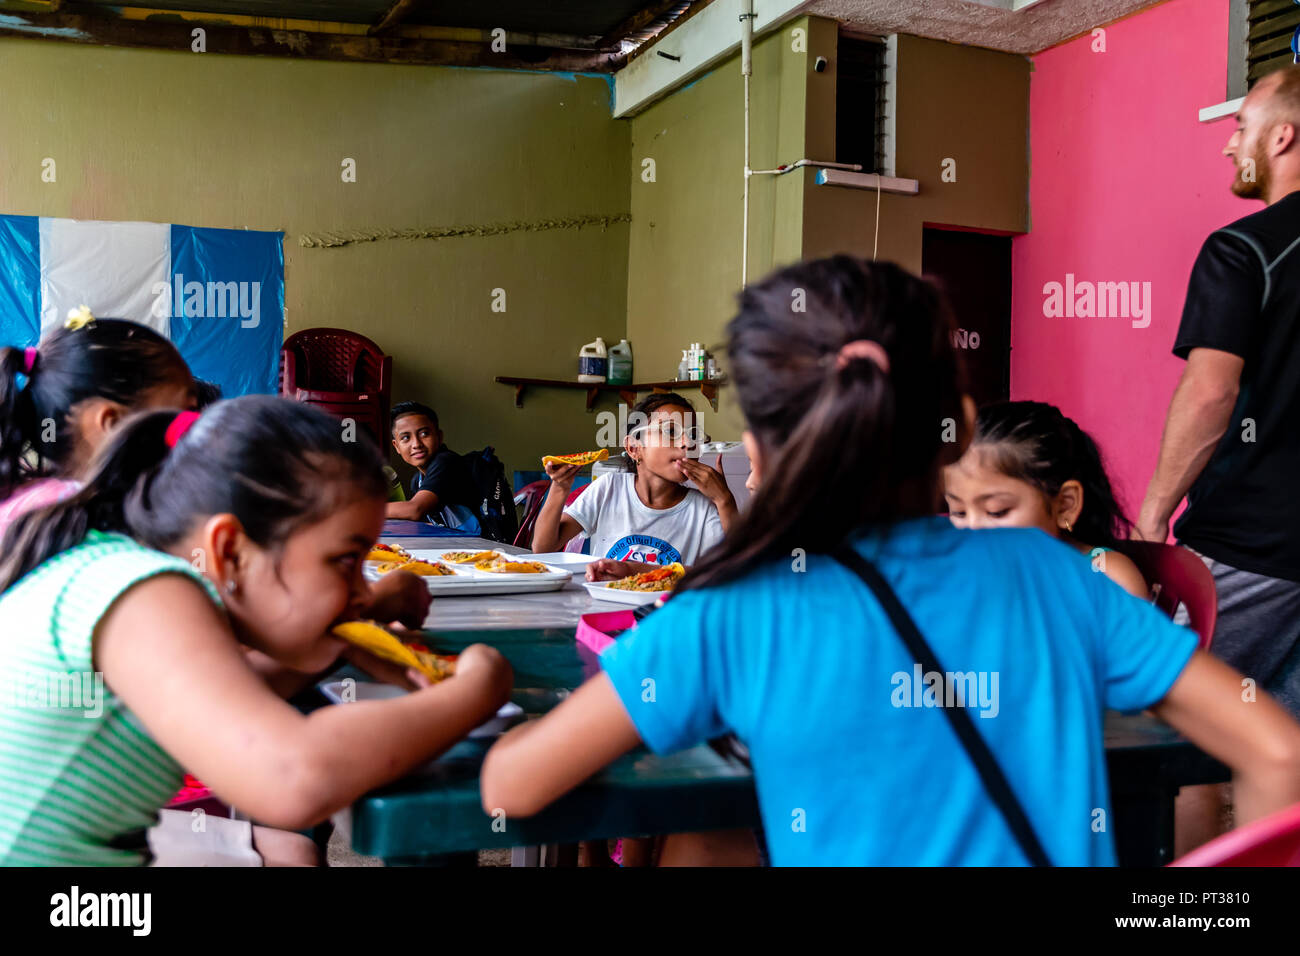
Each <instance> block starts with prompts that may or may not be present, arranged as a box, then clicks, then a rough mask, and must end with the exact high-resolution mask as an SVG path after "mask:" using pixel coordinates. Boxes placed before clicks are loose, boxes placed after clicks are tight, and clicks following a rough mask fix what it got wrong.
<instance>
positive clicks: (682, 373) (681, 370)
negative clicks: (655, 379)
mask: <svg viewBox="0 0 1300 956" xmlns="http://www.w3.org/2000/svg"><path fill="white" fill-rule="evenodd" d="M690 369H691V359H690V353H689V350H688V349H682V360H681V361H680V362H678V363H677V378H676V381H678V382H684V381H686V379H687V376H688V375H690V374H691V372H690Z"/></svg>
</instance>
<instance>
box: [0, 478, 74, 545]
mask: <svg viewBox="0 0 1300 956" xmlns="http://www.w3.org/2000/svg"><path fill="white" fill-rule="evenodd" d="M80 490H81V482H79V481H65V480H64V479H62V478H40V479H37V480H36V481H31V482H28V483H27V484H25V485H23V486H22V487H21V488H19V489H18V490H17V491H15V492H14V493H13V494H12V495H10V496H9V497H8V498H6V499H5V500H4V501H0V540H3V539H4V536H5V532H6V531H8V530H9V525H10V523H11V522H13V521H14V520H15V519H17V518H19V517H21V516H22V515H25V514H26V513H27V512H29V511H35V510H36V509H37V508H44V507H47V506H48V505H53V504H58V503H59V502H60V501H63V500H64V499H67V498H71V497H72V496H73V495H75V494H76V493H77V492H78V491H80Z"/></svg>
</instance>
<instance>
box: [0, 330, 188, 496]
mask: <svg viewBox="0 0 1300 956" xmlns="http://www.w3.org/2000/svg"><path fill="white" fill-rule="evenodd" d="M24 359H25V355H24V350H23V349H16V348H5V349H0V500H3V499H4V498H7V497H9V496H10V495H11V494H13V493H14V491H15V490H17V488H18V486H19V485H21V484H23V483H24V482H26V481H29V480H31V479H33V478H43V477H47V476H49V475H53V474H57V473H59V472H61V471H64V470H66V468H67V466H68V465H69V464H70V463H71V460H72V456H73V451H74V450H75V449H76V448H77V446H78V436H77V435H76V434H75V433H74V431H73V429H72V428H71V427H69V422H68V415H69V413H70V412H71V411H72V410H73V409H74V408H75V407H76V406H77V404H78V403H80V402H82V401H84V400H86V399H88V398H104V399H108V400H109V401H113V402H117V403H118V404H120V405H122V406H123V407H125V408H128V409H129V408H132V407H134V406H135V405H137V404H138V403H139V401H140V399H141V397H142V396H143V395H144V394H145V393H146V392H148V391H149V390H150V389H153V388H155V387H157V386H159V385H163V384H166V383H168V382H172V381H182V382H183V381H188V380H190V371H189V368H188V367H187V366H186V365H185V360H184V359H182V358H181V356H180V353H179V352H177V351H176V348H175V346H173V345H172V344H171V343H170V342H168V341H167V339H165V338H164V337H163V336H161V335H159V334H158V333H157V332H155V331H154V330H153V329H151V328H149V327H148V326H145V325H140V324H139V323H137V322H128V321H126V320H125V319H96V320H94V321H93V322H91V323H90V324H89V325H87V326H85V327H83V328H78V329H66V328H61V329H58V330H57V331H55V332H54V333H52V334H51V335H50V336H49V337H48V338H46V339H45V340H44V341H43V342H41V343H40V345H39V346H38V351H37V356H36V362H35V365H34V366H33V368H32V370H31V373H30V374H25V373H24V364H25V362H24ZM20 374H22V375H23V377H24V379H26V381H25V382H24V383H23V384H22V386H21V387H20V385H19V381H18V378H19V375H20Z"/></svg>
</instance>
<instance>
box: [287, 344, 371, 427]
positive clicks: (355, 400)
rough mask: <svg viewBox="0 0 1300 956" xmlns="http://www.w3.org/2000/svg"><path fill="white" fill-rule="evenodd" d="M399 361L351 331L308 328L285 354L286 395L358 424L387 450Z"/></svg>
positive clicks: (290, 345) (288, 347)
mask: <svg viewBox="0 0 1300 956" xmlns="http://www.w3.org/2000/svg"><path fill="white" fill-rule="evenodd" d="M392 378H393V358H392V356H391V355H385V354H384V353H383V350H382V349H380V347H379V346H378V345H376V344H375V343H374V342H372V341H370V339H368V338H366V337H365V336H364V335H358V334H357V333H356V332H349V331H348V330H347V329H304V330H303V331H301V332H296V333H294V334H293V335H291V336H289V337H288V338H287V339H285V341H284V345H283V347H282V348H281V349H280V394H281V395H284V396H287V397H288V398H292V399H294V400H296V401H299V402H306V403H307V404H309V405H315V406H316V407H318V408H320V409H322V410H324V411H327V412H329V413H330V414H331V415H337V416H338V417H339V418H351V419H355V420H356V422H357V423H358V424H361V425H364V426H365V427H367V428H369V429H370V431H371V433H372V434H373V435H374V436H375V438H376V439H377V440H378V441H379V442H380V446H381V447H382V446H383V445H384V437H385V436H386V435H387V434H388V409H389V405H390V400H391V397H392Z"/></svg>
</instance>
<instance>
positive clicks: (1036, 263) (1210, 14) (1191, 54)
mask: <svg viewBox="0 0 1300 956" xmlns="http://www.w3.org/2000/svg"><path fill="white" fill-rule="evenodd" d="M1105 31H1106V34H1105V44H1106V50H1105V52H1104V53H1103V52H1096V53H1094V52H1093V50H1092V45H1093V38H1092V37H1091V36H1084V37H1079V38H1077V39H1075V40H1072V41H1070V42H1068V43H1065V44H1062V45H1061V46H1058V47H1054V48H1052V49H1050V50H1047V51H1045V52H1043V53H1041V54H1039V55H1038V56H1037V57H1035V58H1034V73H1033V75H1032V77H1031V79H1030V87H1029V117H1030V127H1029V128H1030V145H1031V153H1030V156H1031V171H1030V187H1029V199H1030V216H1031V220H1030V221H1031V223H1032V229H1031V231H1030V233H1029V234H1028V235H1025V236H1019V237H1017V238H1016V239H1015V240H1014V242H1013V243H1012V275H1013V282H1012V311H1011V347H1012V352H1011V397H1012V398H1015V399H1029V398H1032V399H1039V400H1042V401H1048V402H1052V403H1053V404H1056V405H1058V406H1060V407H1061V409H1062V410H1063V411H1064V412H1065V413H1066V414H1067V415H1069V416H1071V417H1072V418H1074V419H1075V420H1076V421H1077V422H1079V424H1080V425H1081V426H1083V428H1084V429H1086V430H1087V431H1088V432H1090V433H1091V434H1092V436H1093V437H1094V438H1095V439H1097V442H1098V444H1099V445H1100V446H1101V450H1102V454H1103V455H1105V456H1106V458H1107V462H1108V464H1109V470H1110V474H1111V480H1112V481H1113V482H1114V483H1115V485H1116V488H1117V491H1118V492H1119V493H1120V495H1121V500H1122V501H1123V503H1124V504H1125V506H1126V508H1127V509H1128V511H1129V517H1130V518H1136V516H1137V515H1136V513H1137V509H1138V506H1139V505H1140V504H1141V500H1142V495H1143V494H1144V492H1145V491H1146V484H1147V481H1148V479H1149V478H1150V475H1151V472H1152V470H1153V469H1154V467H1155V461H1156V455H1157V452H1158V450H1159V447H1160V431H1161V428H1162V426H1163V424H1164V415H1165V410H1166V408H1167V406H1168V404H1169V397H1170V395H1171V394H1172V391H1173V388H1174V385H1175V384H1176V383H1177V381H1178V376H1179V374H1180V373H1181V371H1182V367H1183V363H1182V362H1181V361H1180V360H1179V359H1177V358H1175V357H1174V356H1173V355H1172V354H1170V351H1169V350H1170V348H1171V347H1172V346H1173V342H1174V335H1175V333H1176V331H1177V329H1178V319H1179V316H1180V314H1181V310H1182V306H1183V298H1184V296H1185V294H1186V291H1187V279H1188V276H1189V274H1190V272H1191V268H1192V263H1193V261H1194V260H1195V258H1196V253H1197V251H1198V250H1199V249H1200V245H1201V243H1202V241H1204V239H1205V237H1206V236H1207V235H1208V234H1209V233H1210V232H1212V231H1213V230H1214V229H1215V228H1217V227H1219V226H1221V225H1224V224H1226V223H1228V222H1231V221H1232V220H1234V219H1238V218H1240V217H1241V216H1245V215H1247V214H1249V213H1252V212H1255V211H1256V210H1258V209H1260V208H1262V206H1261V205H1260V204H1259V203H1257V202H1248V201H1245V200H1241V199H1237V198H1236V197H1234V196H1233V195H1232V194H1231V193H1230V192H1229V191H1228V187H1229V186H1230V185H1231V182H1232V175H1233V174H1232V167H1231V164H1230V162H1229V161H1228V160H1227V159H1226V158H1225V157H1223V156H1222V155H1220V151H1221V150H1222V148H1223V145H1224V143H1225V142H1226V140H1227V138H1228V137H1229V136H1230V135H1231V133H1232V131H1233V121H1232V119H1231V118H1227V119H1223V120H1219V121H1217V122H1214V123H1199V122H1197V111H1198V110H1199V109H1200V108H1202V107H1205V106H1211V105H1213V104H1216V103H1219V102H1221V101H1222V100H1223V99H1224V90H1225V87H1226V77H1227V72H1226V71H1227V47H1228V0H1169V2H1167V3H1163V4H1161V5H1160V6H1157V7H1153V8H1151V9H1150V10H1147V11H1144V12H1142V13H1139V14H1136V15H1135V16H1132V17H1129V18H1127V19H1124V20H1120V21H1118V22H1116V23H1113V24H1110V25H1109V26H1107V27H1105ZM1067 273H1073V274H1074V276H1075V281H1076V283H1077V282H1083V281H1090V282H1120V281H1126V282H1139V283H1143V282H1150V283H1151V303H1152V308H1151V312H1150V325H1149V326H1147V327H1146V328H1135V327H1133V324H1132V320H1131V319H1129V318H1123V317H1119V318H1065V317H1060V318H1049V317H1047V316H1045V315H1044V300H1045V298H1046V297H1045V296H1044V294H1043V286H1044V284H1045V283H1048V282H1053V281H1055V282H1060V283H1064V282H1065V281H1066V274H1067Z"/></svg>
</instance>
